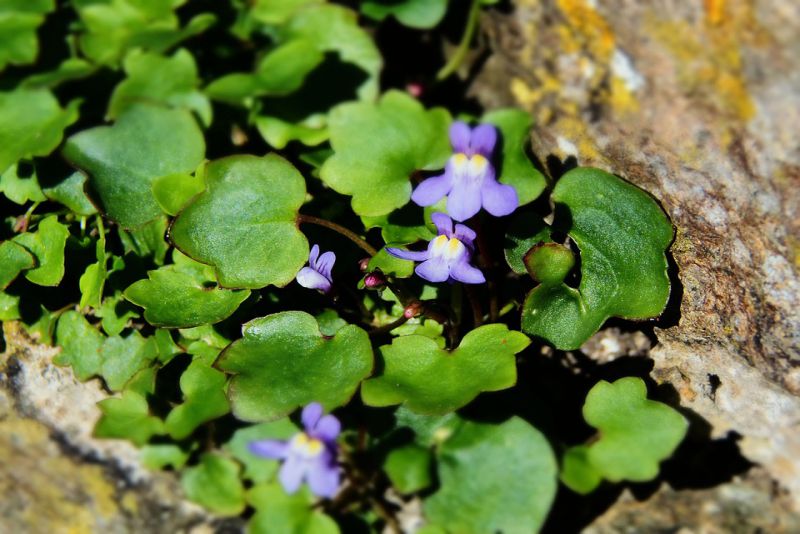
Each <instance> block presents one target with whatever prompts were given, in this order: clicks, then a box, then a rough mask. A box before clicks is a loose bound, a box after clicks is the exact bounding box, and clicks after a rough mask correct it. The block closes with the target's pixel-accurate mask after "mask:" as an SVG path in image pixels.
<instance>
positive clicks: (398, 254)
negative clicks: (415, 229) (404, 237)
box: [386, 247, 428, 261]
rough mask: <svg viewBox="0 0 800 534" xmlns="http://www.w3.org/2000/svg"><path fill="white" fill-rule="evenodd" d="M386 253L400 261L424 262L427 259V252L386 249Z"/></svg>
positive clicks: (394, 248)
mask: <svg viewBox="0 0 800 534" xmlns="http://www.w3.org/2000/svg"><path fill="white" fill-rule="evenodd" d="M386 252H388V253H389V254H391V255H392V256H394V257H395V258H400V259H401V260H411V261H425V260H427V259H428V251H427V250H405V249H402V248H396V247H386Z"/></svg>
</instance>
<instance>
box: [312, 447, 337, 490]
mask: <svg viewBox="0 0 800 534" xmlns="http://www.w3.org/2000/svg"><path fill="white" fill-rule="evenodd" d="M325 456H327V455H321V456H320V457H319V459H318V460H316V461H314V462H313V463H312V464H311V465H309V468H308V487H309V488H310V489H311V493H313V494H314V495H317V496H318V497H325V498H328V499H330V498H331V497H333V496H334V495H336V492H337V491H338V490H339V467H338V466H337V465H336V463H335V462H333V461H331V459H330V457H328V458H325Z"/></svg>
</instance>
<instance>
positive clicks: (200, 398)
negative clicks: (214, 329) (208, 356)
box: [164, 359, 229, 440]
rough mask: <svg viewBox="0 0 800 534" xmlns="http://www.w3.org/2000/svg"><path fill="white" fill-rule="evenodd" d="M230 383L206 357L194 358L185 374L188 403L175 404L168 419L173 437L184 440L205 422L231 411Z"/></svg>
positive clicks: (185, 396) (181, 382) (182, 382)
mask: <svg viewBox="0 0 800 534" xmlns="http://www.w3.org/2000/svg"><path fill="white" fill-rule="evenodd" d="M226 382H227V378H226V377H225V375H224V374H223V373H221V372H219V371H217V370H216V369H213V368H211V367H210V366H209V364H208V363H206V362H204V361H202V359H196V360H194V361H193V362H192V363H191V365H189V367H188V368H187V369H186V370H185V371H184V372H183V374H182V375H181V380H180V386H181V391H182V392H183V396H184V402H183V404H180V405H178V406H175V407H174V408H173V409H172V411H171V412H170V413H169V415H167V418H166V419H165V420H164V426H165V428H166V431H167V433H168V434H169V435H170V436H171V437H172V438H173V439H176V440H182V439H184V438H186V437H188V436H189V435H190V434H191V433H192V432H194V430H195V429H196V428H197V427H198V426H200V425H202V424H203V423H206V422H208V421H211V420H212V419H216V418H218V417H222V416H223V415H225V414H226V413H228V410H229V405H228V398H227V397H226V396H225V383H226Z"/></svg>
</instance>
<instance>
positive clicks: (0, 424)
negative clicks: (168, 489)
mask: <svg viewBox="0 0 800 534" xmlns="http://www.w3.org/2000/svg"><path fill="white" fill-rule="evenodd" d="M0 458H3V462H2V463H3V465H2V467H0V469H2V476H0V492H1V493H2V495H3V496H4V497H3V503H2V504H0V509H2V510H1V511H0V517H3V521H4V522H5V523H6V525H7V526H9V527H11V528H16V529H17V531H18V532H21V531H28V532H74V533H81V534H83V533H88V532H101V531H106V529H107V527H109V526H110V525H111V524H112V523H114V522H115V521H114V519H115V518H116V519H118V518H119V516H120V511H119V509H118V508H117V506H116V504H115V500H114V487H113V485H112V484H111V483H109V482H108V480H106V478H105V477H104V475H103V470H102V469H101V468H100V467H99V466H96V465H85V464H83V465H81V464H76V463H73V462H72V461H71V460H69V459H68V458H66V457H64V456H63V455H61V453H60V451H59V449H58V446H57V445H56V444H55V443H54V442H53V441H52V440H51V439H50V432H49V430H48V429H47V427H45V426H44V425H42V424H41V423H39V422H37V421H34V420H29V419H21V418H18V417H16V416H14V415H11V416H9V417H7V418H5V419H3V420H2V421H0ZM117 526H119V525H117ZM20 529H21V530H20Z"/></svg>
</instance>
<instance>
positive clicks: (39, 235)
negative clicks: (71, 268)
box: [13, 215, 69, 286]
mask: <svg viewBox="0 0 800 534" xmlns="http://www.w3.org/2000/svg"><path fill="white" fill-rule="evenodd" d="M68 236H69V230H67V227H66V226H64V225H63V224H61V223H60V222H58V217H57V216H56V215H50V216H49V217H46V218H45V219H43V220H42V221H41V222H40V223H39V227H38V228H37V229H36V233H35V234H34V233H31V232H27V233H24V234H19V235H17V236H16V237H14V239H13V241H14V242H16V243H17V244H18V245H22V246H23V247H25V248H26V249H27V250H28V252H30V253H31V254H32V255H33V256H34V257H35V258H36V263H37V266H36V268H35V269H31V270H29V271H27V272H26V273H25V278H27V279H28V280H30V281H31V282H33V283H34V284H38V285H40V286H57V285H58V284H59V282H61V279H62V278H63V277H64V246H65V245H66V243H67V237H68Z"/></svg>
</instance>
